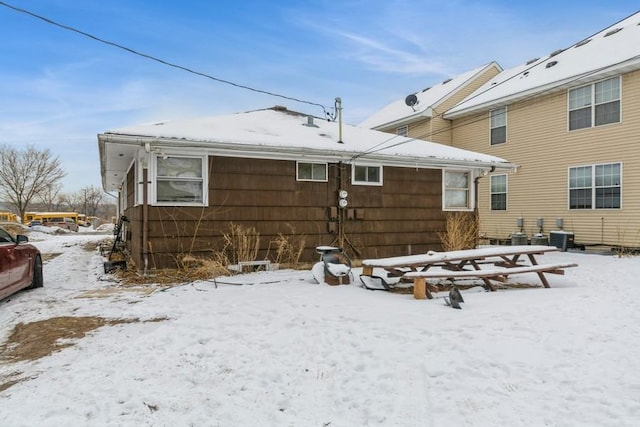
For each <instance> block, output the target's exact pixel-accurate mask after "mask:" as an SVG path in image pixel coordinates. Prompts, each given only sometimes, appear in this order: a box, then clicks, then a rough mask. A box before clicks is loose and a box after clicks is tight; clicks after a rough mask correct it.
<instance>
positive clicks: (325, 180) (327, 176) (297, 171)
mask: <svg viewBox="0 0 640 427" xmlns="http://www.w3.org/2000/svg"><path fill="white" fill-rule="evenodd" d="M301 163H303V164H307V165H324V179H313V177H311V179H305V178H300V176H299V169H298V166H299V165H300V164H301ZM312 175H313V172H312ZM296 181H302V182H328V181H329V164H328V163H323V162H308V161H303V160H299V161H296Z"/></svg>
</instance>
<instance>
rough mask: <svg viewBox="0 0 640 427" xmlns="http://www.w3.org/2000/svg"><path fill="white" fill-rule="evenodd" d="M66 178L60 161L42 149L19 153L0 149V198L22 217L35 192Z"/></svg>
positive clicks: (28, 149)
mask: <svg viewBox="0 0 640 427" xmlns="http://www.w3.org/2000/svg"><path fill="white" fill-rule="evenodd" d="M65 175H66V172H65V171H64V169H62V166H61V165H60V159H59V158H58V157H57V156H56V157H53V155H52V154H51V152H50V151H49V150H48V149H46V150H43V151H40V150H37V149H36V148H34V147H31V146H30V147H27V148H26V149H25V150H24V151H19V150H17V149H15V148H13V147H10V146H8V145H5V146H2V147H0V196H1V197H2V198H4V199H5V200H6V202H7V203H9V204H10V205H11V206H13V207H14V208H15V209H16V211H18V213H19V214H20V218H24V213H25V211H26V210H27V208H28V206H29V204H30V203H31V201H32V200H33V198H34V197H35V196H36V194H37V193H38V191H41V190H42V189H43V188H44V187H46V186H49V185H54V184H58V183H59V182H60V180H61V179H62V178H63V177H64V176H65Z"/></svg>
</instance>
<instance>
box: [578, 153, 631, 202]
mask: <svg viewBox="0 0 640 427" xmlns="http://www.w3.org/2000/svg"><path fill="white" fill-rule="evenodd" d="M621 169H622V165H621V164H620V163H609V164H602V165H590V166H578V167H573V168H570V169H569V209H619V208H620V207H621V190H622V181H621V178H622V174H621Z"/></svg>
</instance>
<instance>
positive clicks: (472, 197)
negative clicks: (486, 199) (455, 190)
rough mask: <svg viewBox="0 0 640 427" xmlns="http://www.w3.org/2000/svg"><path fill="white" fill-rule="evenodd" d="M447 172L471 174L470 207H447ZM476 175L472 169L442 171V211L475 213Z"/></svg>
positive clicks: (469, 182)
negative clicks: (474, 182) (474, 181)
mask: <svg viewBox="0 0 640 427" xmlns="http://www.w3.org/2000/svg"><path fill="white" fill-rule="evenodd" d="M447 172H465V173H467V174H469V181H468V184H469V187H468V195H469V197H468V199H467V203H468V206H467V207H465V208H460V207H451V208H449V207H447V204H446V202H447V201H446V197H447V187H446V174H447ZM473 180H474V173H473V171H472V170H470V169H442V210H443V211H447V212H456V211H457V212H470V211H473V209H474V206H475V202H476V197H475V186H474V185H473Z"/></svg>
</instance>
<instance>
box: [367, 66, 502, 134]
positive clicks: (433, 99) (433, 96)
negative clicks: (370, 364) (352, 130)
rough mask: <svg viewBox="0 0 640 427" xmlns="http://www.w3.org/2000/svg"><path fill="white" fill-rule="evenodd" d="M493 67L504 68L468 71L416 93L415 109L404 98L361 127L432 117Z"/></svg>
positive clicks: (481, 68) (380, 127)
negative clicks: (459, 91) (433, 112)
mask: <svg viewBox="0 0 640 427" xmlns="http://www.w3.org/2000/svg"><path fill="white" fill-rule="evenodd" d="M492 67H495V68H496V69H497V70H498V71H502V68H501V67H500V66H499V65H498V64H497V63H495V62H491V63H490V64H487V65H484V66H482V67H479V68H476V69H474V70H471V71H467V72H466V73H464V74H460V75H459V76H456V77H454V78H451V79H447V80H445V81H443V82H442V83H439V84H437V85H435V86H433V87H429V88H426V89H423V90H422V91H419V92H416V93H415V94H414V95H415V96H416V99H417V103H416V104H415V105H414V106H413V108H412V107H410V106H408V105H407V104H406V102H405V98H402V99H400V100H398V101H395V102H392V103H391V104H389V105H387V106H386V107H384V108H383V109H382V110H380V111H378V112H377V113H375V114H373V115H372V116H371V117H369V118H367V119H366V120H364V121H363V122H362V123H360V126H362V127H365V128H369V129H382V128H384V127H388V126H392V125H394V124H398V125H400V124H404V123H409V122H411V121H413V120H418V119H421V118H424V117H431V114H432V111H433V109H434V108H436V107H437V106H438V105H439V104H440V103H442V102H443V101H445V100H447V99H448V98H449V97H451V95H453V94H455V93H456V92H457V91H458V90H460V89H462V88H463V87H464V86H466V85H467V84H468V83H470V82H471V81H472V80H473V79H474V78H476V77H477V76H479V75H480V74H482V73H484V72H485V71H486V70H488V69H490V68H492Z"/></svg>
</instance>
